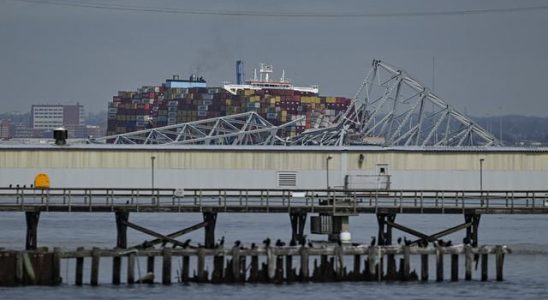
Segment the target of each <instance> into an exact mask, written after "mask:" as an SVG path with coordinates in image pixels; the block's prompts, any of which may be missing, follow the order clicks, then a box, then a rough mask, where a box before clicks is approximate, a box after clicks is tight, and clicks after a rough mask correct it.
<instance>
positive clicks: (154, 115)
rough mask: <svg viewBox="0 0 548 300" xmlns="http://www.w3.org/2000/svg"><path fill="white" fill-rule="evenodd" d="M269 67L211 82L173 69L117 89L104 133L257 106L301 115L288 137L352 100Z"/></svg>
mask: <svg viewBox="0 0 548 300" xmlns="http://www.w3.org/2000/svg"><path fill="white" fill-rule="evenodd" d="M272 73H273V68H272V66H271V65H268V64H261V65H260V68H259V74H257V70H255V71H254V76H253V78H252V79H249V80H247V81H242V80H241V77H242V76H243V75H242V74H238V76H239V77H238V76H237V83H236V84H230V83H226V84H223V85H221V86H219V87H209V86H208V85H207V82H206V80H205V79H204V78H202V77H199V76H196V75H192V76H190V77H189V78H188V79H180V77H179V76H177V75H175V76H173V78H171V79H167V80H166V81H165V82H164V83H162V84H159V85H155V86H142V87H141V88H138V89H137V90H135V91H119V92H118V94H117V95H115V96H113V98H112V101H111V102H109V104H108V127H107V135H114V134H122V133H128V132H132V131H136V130H142V129H149V128H153V127H162V126H168V125H174V124H179V123H186V122H192V121H196V120H201V119H208V118H215V117H221V116H226V115H231V114H237V113H243V112H247V111H255V112H257V113H258V114H260V115H261V116H262V117H263V118H265V119H266V120H267V121H268V122H270V123H272V124H273V125H280V124H283V123H286V122H289V121H293V120H297V119H300V118H302V117H304V118H302V121H300V122H297V123H296V124H295V125H294V126H292V127H289V128H288V129H287V132H286V135H287V136H288V137H290V136H295V135H297V134H299V133H301V132H303V131H305V130H306V129H310V128H320V127H325V126H328V125H329V124H330V123H331V122H333V121H334V120H335V118H336V117H337V116H338V115H339V114H341V113H344V111H345V110H346V108H347V107H348V105H350V103H351V100H350V99H349V98H346V97H335V96H320V95H319V88H318V86H304V87H299V86H294V85H293V83H292V82H291V81H290V80H288V79H286V78H285V71H283V72H282V76H281V78H280V80H279V81H275V80H272V79H271V77H272Z"/></svg>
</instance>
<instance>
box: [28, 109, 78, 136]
mask: <svg viewBox="0 0 548 300" xmlns="http://www.w3.org/2000/svg"><path fill="white" fill-rule="evenodd" d="M69 125H72V126H83V125H85V115H84V106H83V105H80V104H75V105H61V104H40V105H33V106H32V108H31V127H32V129H46V130H47V129H55V128H57V127H62V126H69Z"/></svg>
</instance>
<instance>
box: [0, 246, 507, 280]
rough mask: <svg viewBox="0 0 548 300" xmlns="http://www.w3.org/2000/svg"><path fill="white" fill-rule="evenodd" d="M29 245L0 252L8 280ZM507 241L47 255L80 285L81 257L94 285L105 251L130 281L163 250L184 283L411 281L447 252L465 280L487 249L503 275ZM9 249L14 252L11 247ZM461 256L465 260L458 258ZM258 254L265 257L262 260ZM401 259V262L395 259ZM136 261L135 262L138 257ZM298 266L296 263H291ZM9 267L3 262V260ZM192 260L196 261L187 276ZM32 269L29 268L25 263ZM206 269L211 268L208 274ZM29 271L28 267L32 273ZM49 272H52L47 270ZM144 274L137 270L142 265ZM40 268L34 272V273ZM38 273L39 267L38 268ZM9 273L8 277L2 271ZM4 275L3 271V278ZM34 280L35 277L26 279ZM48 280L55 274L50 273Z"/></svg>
mask: <svg viewBox="0 0 548 300" xmlns="http://www.w3.org/2000/svg"><path fill="white" fill-rule="evenodd" d="M28 253H33V252H29V251H21V252H16V251H15V252H13V255H12V256H9V255H4V254H3V253H2V252H0V261H1V262H2V263H3V265H6V266H9V265H10V263H11V261H13V263H12V264H13V268H12V269H9V270H12V271H10V272H11V273H12V277H10V278H12V279H10V280H11V281H10V282H17V283H19V282H21V283H22V282H24V280H27V278H29V276H30V275H29V274H34V273H35V272H36V270H38V271H40V270H41V269H39V268H38V269H37V268H36V267H33V265H31V263H29V261H32V264H34V263H35V261H38V260H36V259H34V260H33V259H29V257H35V256H29V254H28ZM506 253H509V249H507V248H506V247H503V246H483V247H480V248H473V247H472V246H469V245H466V246H455V247H435V248H419V247H415V246H372V247H369V246H338V245H335V246H326V247H322V248H310V247H306V246H290V247H270V246H269V247H254V248H252V249H247V248H244V247H233V248H230V249H224V248H215V249H206V248H187V249H178V248H175V249H172V248H163V249H154V248H149V249H145V250H135V249H133V250H123V249H118V248H116V249H99V248H93V249H84V248H78V249H76V251H64V252H63V251H61V250H60V249H57V248H56V249H54V251H53V252H49V254H51V255H52V258H53V259H52V260H51V261H52V262H53V265H51V263H50V265H48V266H49V268H51V274H52V275H51V276H52V278H60V273H61V272H60V261H61V259H76V270H75V284H76V285H82V284H84V282H83V270H84V260H85V258H91V260H90V264H91V265H90V281H89V284H90V285H91V286H96V285H98V284H99V268H100V262H101V259H102V258H107V257H111V258H112V262H113V267H112V272H113V273H112V283H113V284H120V283H121V280H120V277H121V271H122V270H121V262H122V259H124V260H126V261H127V282H126V283H127V284H136V283H152V282H154V272H155V266H154V262H155V257H161V258H162V267H161V277H159V278H161V280H160V282H161V283H162V284H165V285H169V284H172V282H173V278H172V268H173V263H174V257H175V258H176V259H175V261H177V257H180V259H181V264H180V265H179V264H177V263H176V265H178V266H179V267H178V269H177V274H178V275H179V276H178V277H177V280H178V281H180V282H182V283H188V282H200V283H243V282H254V283H258V282H264V283H277V284H281V283H284V282H298V281H301V282H307V281H312V282H333V281H383V280H386V281H394V280H401V281H413V280H419V279H420V280H421V281H428V280H429V274H428V269H429V260H430V256H434V257H435V263H436V281H444V258H445V257H446V256H449V257H450V262H451V263H450V268H451V272H450V274H451V276H450V280H451V281H458V280H459V267H460V264H459V261H462V262H463V265H464V271H465V272H464V274H465V278H464V279H466V280H471V279H472V263H473V261H474V257H478V258H481V270H480V279H481V280H482V281H486V280H487V279H488V274H487V273H488V257H489V255H494V256H495V264H496V274H495V279H496V280H497V281H500V280H502V279H503V273H502V272H503V263H504V255H505V254H506ZM10 255H11V254H10ZM417 256H419V257H420V278H419V276H418V275H417V272H415V270H412V269H411V260H412V258H413V257H417ZM139 257H146V261H147V263H146V274H145V276H144V277H142V278H137V277H136V270H135V268H136V260H137V259H139ZM190 257H196V260H195V261H196V264H195V268H194V267H193V266H191V264H190ZM207 257H212V264H213V265H212V268H209V267H208V266H207V259H206V258H207ZM345 257H349V258H350V259H353V260H352V262H351V264H352V266H351V268H348V269H347V267H346V266H345ZM460 257H463V260H460ZM261 260H262V261H263V263H261ZM311 260H312V262H313V264H312V268H310V263H311ZM397 262H398V263H397ZM137 266H138V264H137ZM295 266H296V268H295ZM6 268H8V267H6ZM29 268H30V269H29ZM191 268H192V269H194V271H193V276H192V277H190V271H191ZM29 270H32V272H31V271H29ZM208 270H213V271H212V272H211V274H210V272H208ZM29 272H30V273H29ZM2 274H3V273H2V272H0V275H2ZM48 274H49V273H48ZM139 274H140V275H141V272H139ZM35 276H38V275H32V276H30V277H32V278H34V277H35ZM40 276H41V275H40ZM6 278H7V277H6ZM2 280H4V281H5V282H7V279H3V277H2V276H0V285H1V284H2V282H3V281H2ZM27 282H28V283H29V284H32V281H28V280H27ZM52 282H53V281H52Z"/></svg>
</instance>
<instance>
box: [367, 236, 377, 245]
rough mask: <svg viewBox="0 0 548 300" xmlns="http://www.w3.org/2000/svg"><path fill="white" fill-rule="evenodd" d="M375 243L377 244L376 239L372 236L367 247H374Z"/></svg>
mask: <svg viewBox="0 0 548 300" xmlns="http://www.w3.org/2000/svg"><path fill="white" fill-rule="evenodd" d="M376 243H377V239H376V238H375V237H374V236H372V237H371V243H369V245H370V246H375V244H376Z"/></svg>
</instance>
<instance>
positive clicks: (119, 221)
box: [115, 210, 129, 249]
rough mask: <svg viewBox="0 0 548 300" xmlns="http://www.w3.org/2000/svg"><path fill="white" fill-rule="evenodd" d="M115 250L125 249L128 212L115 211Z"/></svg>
mask: <svg viewBox="0 0 548 300" xmlns="http://www.w3.org/2000/svg"><path fill="white" fill-rule="evenodd" d="M115 216H116V248H120V249H126V248H127V222H128V221H129V212H128V211H122V210H119V211H116V212H115Z"/></svg>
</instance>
